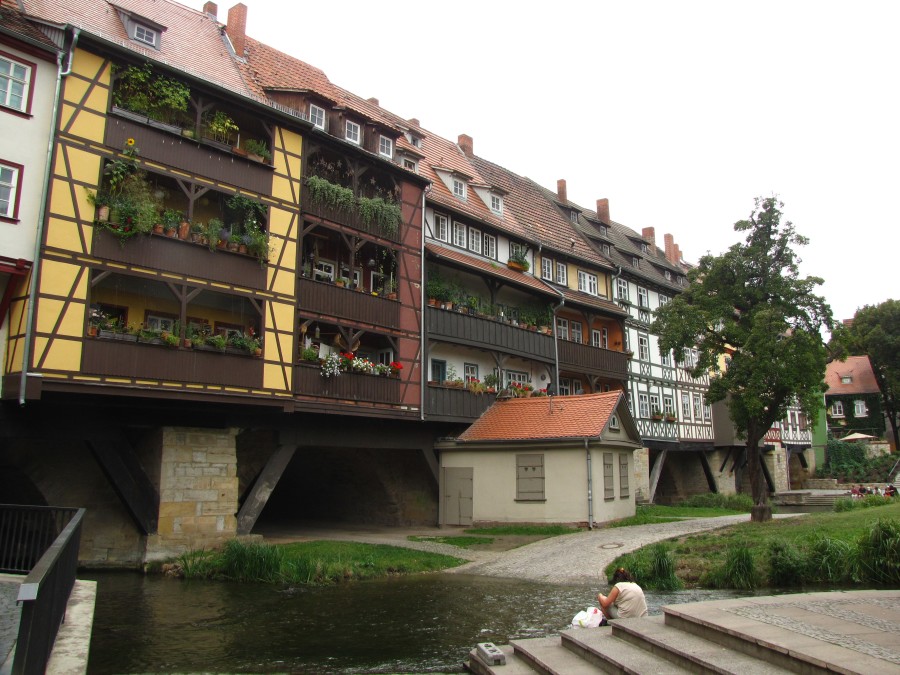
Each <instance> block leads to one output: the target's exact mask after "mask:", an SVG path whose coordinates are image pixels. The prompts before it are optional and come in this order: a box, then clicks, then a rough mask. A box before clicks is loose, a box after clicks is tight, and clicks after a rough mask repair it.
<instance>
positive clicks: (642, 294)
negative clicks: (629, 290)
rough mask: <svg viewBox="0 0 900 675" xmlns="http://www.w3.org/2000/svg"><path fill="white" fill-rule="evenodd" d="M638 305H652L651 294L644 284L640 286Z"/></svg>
mask: <svg viewBox="0 0 900 675" xmlns="http://www.w3.org/2000/svg"><path fill="white" fill-rule="evenodd" d="M637 291H638V307H649V306H650V295H649V293H647V289H646V288H644V287H643V286H638V289H637Z"/></svg>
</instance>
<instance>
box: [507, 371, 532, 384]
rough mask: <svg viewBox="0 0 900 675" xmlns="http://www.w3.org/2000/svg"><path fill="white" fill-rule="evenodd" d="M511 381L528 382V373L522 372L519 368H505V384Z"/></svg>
mask: <svg viewBox="0 0 900 675" xmlns="http://www.w3.org/2000/svg"><path fill="white" fill-rule="evenodd" d="M513 382H515V383H517V384H528V373H523V372H521V371H519V370H507V371H506V386H509V385H510V384H512V383H513Z"/></svg>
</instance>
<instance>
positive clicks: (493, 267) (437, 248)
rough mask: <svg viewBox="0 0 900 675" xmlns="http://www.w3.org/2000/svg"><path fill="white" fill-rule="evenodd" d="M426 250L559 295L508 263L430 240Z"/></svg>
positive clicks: (534, 289)
mask: <svg viewBox="0 0 900 675" xmlns="http://www.w3.org/2000/svg"><path fill="white" fill-rule="evenodd" d="M425 252H426V253H427V254H430V255H433V256H436V257H438V258H443V259H444V260H449V261H451V262H454V263H457V264H458V265H459V266H461V267H465V268H468V270H469V271H474V272H481V273H483V274H489V275H490V276H493V277H500V278H501V279H503V280H504V281H505V282H507V283H508V284H512V285H515V286H524V287H526V288H528V289H529V290H531V291H538V292H539V293H545V294H547V295H549V296H553V297H558V295H557V294H556V293H554V292H553V291H552V290H551V289H550V288H549V287H548V286H547V284H545V283H544V282H542V281H541V280H540V279H537V278H536V277H534V276H532V275H531V274H523V273H522V272H517V271H515V270H511V269H509V268H508V267H506V265H500V264H498V263H492V262H491V261H489V260H486V259H485V258H479V257H476V256H473V255H470V254H468V253H466V252H465V251H463V250H461V249H458V248H453V247H451V246H445V245H444V244H442V243H440V242H436V241H429V242H427V243H426V244H425Z"/></svg>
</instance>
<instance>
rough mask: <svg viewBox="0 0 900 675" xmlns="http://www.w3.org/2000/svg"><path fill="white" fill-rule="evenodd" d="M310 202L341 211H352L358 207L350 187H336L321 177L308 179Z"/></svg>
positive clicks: (307, 186)
mask: <svg viewBox="0 0 900 675" xmlns="http://www.w3.org/2000/svg"><path fill="white" fill-rule="evenodd" d="M306 188H307V193H308V194H309V201H310V202H312V203H313V204H319V205H321V206H327V207H330V208H333V209H337V210H339V211H352V210H353V208H354V207H355V206H356V197H355V196H354V195H353V190H351V189H350V188H348V187H343V186H341V185H336V184H335V183H331V182H329V181H327V180H325V179H324V178H320V177H319V176H309V177H308V178H307V179H306Z"/></svg>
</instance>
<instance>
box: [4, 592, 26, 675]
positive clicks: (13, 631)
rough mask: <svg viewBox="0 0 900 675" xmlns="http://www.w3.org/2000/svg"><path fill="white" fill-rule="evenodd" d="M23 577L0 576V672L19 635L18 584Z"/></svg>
mask: <svg viewBox="0 0 900 675" xmlns="http://www.w3.org/2000/svg"><path fill="white" fill-rule="evenodd" d="M22 579H24V577H22V576H18V575H15V574H0V670H2V667H3V664H4V662H5V661H6V660H7V657H8V656H9V653H10V652H11V651H12V648H13V645H15V643H16V638H17V637H18V635H19V615H20V612H19V608H18V606H17V605H16V598H17V597H19V584H20V583H21V582H22Z"/></svg>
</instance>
